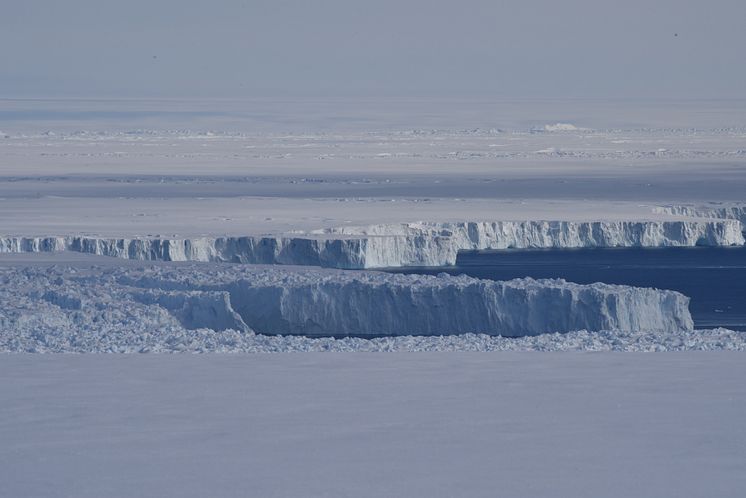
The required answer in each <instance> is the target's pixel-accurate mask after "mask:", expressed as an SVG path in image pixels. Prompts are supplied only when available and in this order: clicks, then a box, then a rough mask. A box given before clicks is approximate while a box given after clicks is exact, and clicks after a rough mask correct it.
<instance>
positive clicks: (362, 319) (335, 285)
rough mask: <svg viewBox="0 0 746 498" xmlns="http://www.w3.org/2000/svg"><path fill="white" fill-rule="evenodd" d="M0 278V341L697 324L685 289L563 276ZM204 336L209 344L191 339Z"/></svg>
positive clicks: (139, 271)
mask: <svg viewBox="0 0 746 498" xmlns="http://www.w3.org/2000/svg"><path fill="white" fill-rule="evenodd" d="M0 283H2V284H3V285H2V288H1V289H0V350H2V351H35V350H41V351H46V350H49V351H101V350H107V351H109V350H119V348H123V349H124V350H127V349H128V348H131V347H134V346H137V347H139V348H144V347H146V346H148V345H150V346H151V347H154V346H153V344H157V345H160V346H159V347H161V348H166V349H167V348H168V346H169V344H170V343H169V341H170V340H171V339H168V338H172V337H182V338H183V337H184V336H185V334H186V335H189V334H192V336H193V337H198V336H200V335H201V336H203V337H204V336H205V334H207V336H209V337H210V338H211V340H213V341H216V342H215V343H214V344H212V346H213V347H215V348H217V347H218V345H219V344H222V343H221V341H223V340H231V341H234V342H235V341H238V342H241V341H244V340H245V337H251V336H253V335H254V334H260V335H283V336H294V335H303V336H306V337H307V338H312V337H337V338H340V337H358V338H367V339H371V338H376V337H381V336H413V335H414V336H441V335H447V334H465V333H475V334H486V335H491V336H498V335H499V336H503V337H520V336H538V335H540V334H545V333H568V332H573V331H583V330H584V331H591V332H592V331H610V330H613V331H619V332H622V333H636V332H639V331H646V332H647V333H651V334H677V333H687V332H691V331H692V329H693V322H692V318H691V315H690V313H689V310H688V304H689V298H687V297H686V296H684V295H682V294H680V293H678V292H674V291H666V290H657V289H646V288H635V287H626V286H619V285H608V284H600V283H599V284H592V285H579V284H573V283H569V282H565V281H564V280H533V279H530V278H525V279H518V280H512V281H507V282H495V281H490V280H479V279H475V278H471V277H466V276H459V277H453V276H448V275H446V274H441V275H439V276H423V275H391V274H386V273H378V272H365V271H364V272H357V271H355V272H350V271H346V270H324V269H309V268H283V269H280V268H277V267H262V266H252V265H204V264H196V263H186V264H176V265H171V266H163V265H151V266H148V267H142V268H139V267H112V268H101V267H94V268H91V269H81V268H77V269H76V268H72V267H63V266H52V267H48V268H43V267H24V268H4V269H0ZM194 334H196V336H195V335H194ZM195 340H196V339H195ZM198 346H199V347H208V349H209V345H208V346H205V345H204V344H191V345H187V346H184V347H185V348H186V349H187V350H190V349H195V348H197V347H198ZM156 349H157V348H156Z"/></svg>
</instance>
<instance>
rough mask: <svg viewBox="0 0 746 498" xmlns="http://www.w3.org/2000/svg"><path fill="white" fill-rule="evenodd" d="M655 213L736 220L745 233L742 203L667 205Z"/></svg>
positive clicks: (745, 222) (744, 215) (745, 220)
mask: <svg viewBox="0 0 746 498" xmlns="http://www.w3.org/2000/svg"><path fill="white" fill-rule="evenodd" d="M654 211H655V212H657V213H662V214H670V215H674V216H687V217H690V218H716V219H724V220H738V221H740V222H741V228H742V229H743V230H744V231H745V232H746V204H743V203H707V204H700V205H694V204H691V205H668V206H658V207H656V208H655V209H654Z"/></svg>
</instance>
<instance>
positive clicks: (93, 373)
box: [0, 352, 746, 498]
mask: <svg viewBox="0 0 746 498" xmlns="http://www.w3.org/2000/svg"><path fill="white" fill-rule="evenodd" d="M1 359H2V361H0V399H2V403H0V441H2V444H0V495H2V496H8V497H11V496H12V497H21V496H34V497H45V498H54V497H70V496H74V497H76V498H88V497H90V498H94V497H95V498H99V497H102V496H106V497H111V498H115V497H123V498H124V497H132V496H159V497H164V498H165V497H174V498H176V497H178V498H190V497H195V498H196V497H200V498H202V497H205V496H210V497H215V498H228V497H245V496H262V497H286V496H304V497H321V496H324V497H343V496H354V497H378V496H407V497H427V498H435V497H452V496H469V497H494V496H511V497H523V496H525V497H532V498H533V497H552V498H554V497H561V496H572V497H576V498H584V497H587V498H596V497H599V496H603V497H607V498H614V497H619V498H628V497H631V496H634V497H637V498H646V497H650V498H660V497H677V498H687V497H692V498H699V497H703V496H707V497H719V498H725V497H732V498H740V497H742V496H743V495H744V493H745V492H746V472H744V469H746V451H744V448H746V431H744V428H743V417H744V414H745V413H746V385H744V383H743V378H744V376H746V362H744V361H743V358H742V356H741V355H740V354H734V353H724V352H719V353H671V354H624V355H617V354H610V353H596V354H568V353H562V354H550V353H546V354H545V353H541V354H537V353H531V354H528V353H523V354H521V353H502V354H500V355H493V354H477V353H458V354H454V353H417V354H413V353H401V354H388V355H373V354H371V355H367V354H354V355H352V354H305V355H262V356H247V355H202V356H193V355H175V356H174V355H169V356H161V355H158V356H155V355H152V356H151V355H136V356H116V355H115V356H111V355H106V356H102V355H84V356H79V355H54V356H38V355H9V356H4V357H2V358H1Z"/></svg>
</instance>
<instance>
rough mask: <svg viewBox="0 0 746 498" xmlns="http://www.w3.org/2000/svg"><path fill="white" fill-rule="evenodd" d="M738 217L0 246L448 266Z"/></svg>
mask: <svg viewBox="0 0 746 498" xmlns="http://www.w3.org/2000/svg"><path fill="white" fill-rule="evenodd" d="M744 242H745V241H744V234H743V225H742V222H741V220H739V219H706V220H694V221H592V222H573V221H491V222H486V221H478V222H450V223H436V222H415V223H391V224H376V225H369V226H358V227H337V228H326V229H319V230H312V231H309V232H299V233H295V234H286V235H276V236H233V237H192V238H151V237H148V238H106V237H82V236H62V237H17V236H6V237H2V238H0V253H18V252H55V251H76V252H82V253H88V254H95V255H102V256H113V257H117V258H124V259H133V260H149V261H213V262H234V263H250V264H282V265H312V266H321V267H327V268H342V269H370V268H385V267H400V266H448V265H454V264H455V263H456V257H457V255H458V253H459V251H464V250H483V249H508V248H516V249H528V248H580V247H671V246H731V245H743V244H744Z"/></svg>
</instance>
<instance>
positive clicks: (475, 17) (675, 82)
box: [0, 0, 746, 98]
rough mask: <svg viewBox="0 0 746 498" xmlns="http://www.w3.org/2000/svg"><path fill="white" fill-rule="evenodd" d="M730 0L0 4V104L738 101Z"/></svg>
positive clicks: (743, 62)
mask: <svg viewBox="0 0 746 498" xmlns="http://www.w3.org/2000/svg"><path fill="white" fill-rule="evenodd" d="M745 47H746V0H709V1H704V0H618V1H612V0H504V1H500V0H460V1H456V0H449V1H442V0H369V1H356V0H243V1H240V0H221V1H213V2H210V1H205V0H200V1H195V0H117V1H108V0H67V1H65V0H0V96H3V97H21V96H52V97H54V96H78V97H95V96H100V97H188V96H199V97H262V96H274V97H291V98H292V97H309V96H310V97H334V96H343V97H361V96H362V97H368V96H369V97H375V96H421V97H451V98H461V97H529V98H531V97H550V98H551V97H584V96H588V97H676V98H678V97H684V98H689V97H695V98H696V97H705V98H708V97H724V98H733V97H736V98H746V55H744V48H745Z"/></svg>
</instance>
